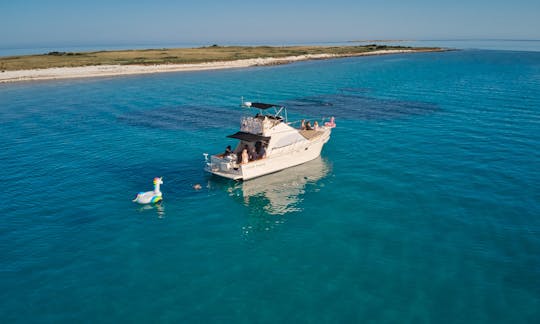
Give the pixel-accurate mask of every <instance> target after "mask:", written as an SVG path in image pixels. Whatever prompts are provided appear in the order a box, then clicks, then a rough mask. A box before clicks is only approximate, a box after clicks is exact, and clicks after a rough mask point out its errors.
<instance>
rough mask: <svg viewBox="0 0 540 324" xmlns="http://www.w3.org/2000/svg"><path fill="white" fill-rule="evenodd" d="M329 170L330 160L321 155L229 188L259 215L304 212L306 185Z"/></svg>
mask: <svg viewBox="0 0 540 324" xmlns="http://www.w3.org/2000/svg"><path fill="white" fill-rule="evenodd" d="M329 171H330V165H329V163H328V162H326V161H325V160H324V159H323V158H321V157H318V158H316V159H315V160H312V161H310V162H307V163H304V164H301V165H299V166H295V167H292V168H288V169H285V170H283V171H280V172H277V173H274V174H270V175H267V176H263V177H260V178H256V179H253V180H249V181H244V182H237V183H233V184H231V185H230V187H229V188H228V189H227V191H228V192H229V194H230V195H231V196H232V197H235V198H238V199H240V200H241V201H242V203H243V204H244V205H245V206H248V207H250V211H251V212H254V213H255V214H266V215H285V214H287V213H290V212H300V211H302V206H301V202H302V197H303V194H304V193H305V190H306V186H308V185H310V184H316V183H317V182H318V181H319V180H321V179H322V178H324V177H325V176H326V175H327V174H328V173H329Z"/></svg>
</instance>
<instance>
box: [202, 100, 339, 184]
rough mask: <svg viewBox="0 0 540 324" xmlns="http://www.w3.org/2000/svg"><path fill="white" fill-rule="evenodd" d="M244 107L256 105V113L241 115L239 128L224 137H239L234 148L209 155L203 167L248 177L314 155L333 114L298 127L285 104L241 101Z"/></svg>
mask: <svg viewBox="0 0 540 324" xmlns="http://www.w3.org/2000/svg"><path fill="white" fill-rule="evenodd" d="M242 106H243V107H248V108H254V109H258V112H257V114H256V115H255V116H248V117H242V118H241V120H240V131H238V132H236V133H234V134H232V135H229V136H227V137H229V138H234V139H238V140H239V142H238V144H237V145H236V148H234V149H231V148H230V147H227V150H226V151H225V153H222V154H215V155H211V156H210V157H208V154H206V153H205V154H204V155H205V160H206V167H205V170H206V171H208V172H210V173H212V174H215V175H218V176H221V177H224V178H229V179H234V180H249V179H253V178H256V177H260V176H263V175H265V174H269V173H273V172H277V171H280V170H283V169H286V168H290V167H292V166H295V165H299V164H302V163H305V162H308V161H311V160H313V159H315V158H317V157H318V156H319V155H320V154H321V150H322V148H323V145H324V144H325V143H326V142H328V140H329V139H330V133H331V132H332V128H333V127H335V124H334V121H333V118H332V119H331V121H330V122H327V123H325V124H324V126H318V125H317V124H316V123H314V124H315V125H314V126H313V127H311V126H310V125H309V123H307V124H304V121H302V124H301V125H300V127H299V128H295V127H293V126H292V125H293V124H296V123H289V122H288V120H287V110H286V108H285V107H284V106H281V105H274V104H266V103H260V102H242Z"/></svg>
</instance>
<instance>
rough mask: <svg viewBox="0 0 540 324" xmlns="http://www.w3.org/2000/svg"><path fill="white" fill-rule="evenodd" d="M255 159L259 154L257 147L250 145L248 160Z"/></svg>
mask: <svg viewBox="0 0 540 324" xmlns="http://www.w3.org/2000/svg"><path fill="white" fill-rule="evenodd" d="M257 159H259V154H257V149H256V148H255V147H252V148H251V152H250V155H249V160H250V161H255V160H257Z"/></svg>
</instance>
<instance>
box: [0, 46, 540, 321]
mask: <svg viewBox="0 0 540 324" xmlns="http://www.w3.org/2000/svg"><path fill="white" fill-rule="evenodd" d="M240 96H245V97H246V98H247V99H250V100H253V101H256V100H257V101H258V100H260V101H269V102H278V103H283V104H286V105H287V106H288V107H289V113H290V115H289V116H290V117H291V118H292V119H294V118H299V117H302V116H308V117H309V118H312V119H313V118H320V117H326V116H332V115H333V116H336V121H337V124H338V127H337V128H336V129H335V130H334V132H333V134H332V138H331V140H330V142H329V143H328V144H327V145H326V146H325V147H324V149H323V152H322V156H321V158H320V159H317V160H315V161H313V162H311V163H309V164H306V165H303V166H300V167H298V168H294V169H290V170H287V171H284V172H281V173H276V174H274V175H271V176H268V177H263V178H260V179H256V180H253V181H247V182H245V183H235V182H231V181H225V180H221V179H216V178H214V177H210V176H208V175H206V174H204V173H203V172H202V167H203V156H202V153H203V152H221V151H222V150H223V149H224V148H225V146H226V145H227V144H234V142H233V141H232V140H229V139H227V138H225V135H228V134H230V133H231V132H234V131H236V129H237V127H238V120H239V117H240V115H241V112H242V111H241V110H240V108H238V104H239V101H240ZM539 107H540V53H538V52H511V51H474V50H468V51H456V52H446V53H424V54H414V55H392V56H379V57H363V58H347V59H336V60H328V61H312V62H301V63H295V64H291V65H285V66H274V67H257V68H249V69H241V70H227V71H211V72H192V73H170V74H156V75H145V76H133V77H118V78H110V79H84V80H69V81H51V82H31V83H17V84H4V85H0V121H1V125H2V126H1V127H0V162H1V168H0V179H2V182H3V184H4V186H3V188H4V192H3V194H2V204H0V215H2V217H1V220H0V271H1V275H0V298H1V300H2V303H0V317H1V319H2V322H5V323H12V322H46V323H58V322H68V323H70V322H74V321H83V322H91V323H95V322H118V321H126V322H201V323H205V322H225V323H253V322H262V323H275V322H285V321H287V322H301V323H302V322H307V323H315V322H317V323H318V322H325V323H335V322H342V323H354V322H357V323H364V322H394V323H509V322H514V323H525V322H538V321H539V320H540V311H539V310H540V235H539V232H540V217H539V215H540V171H539V170H540V131H539V129H540V110H539V109H540V108H539ZM155 176H163V180H164V185H163V186H162V191H163V192H164V202H163V204H162V206H159V207H153V208H152V207H148V208H141V207H140V206H138V205H135V204H133V203H132V202H131V199H132V198H133V197H134V195H135V194H136V193H137V192H139V191H146V190H150V189H151V187H152V178H153V177H155ZM196 183H200V184H202V187H203V189H202V190H200V191H195V190H193V189H192V186H193V185H194V184H196Z"/></svg>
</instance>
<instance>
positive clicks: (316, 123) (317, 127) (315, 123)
mask: <svg viewBox="0 0 540 324" xmlns="http://www.w3.org/2000/svg"><path fill="white" fill-rule="evenodd" d="M313 129H314V130H319V123H318V122H317V121H314V122H313Z"/></svg>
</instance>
